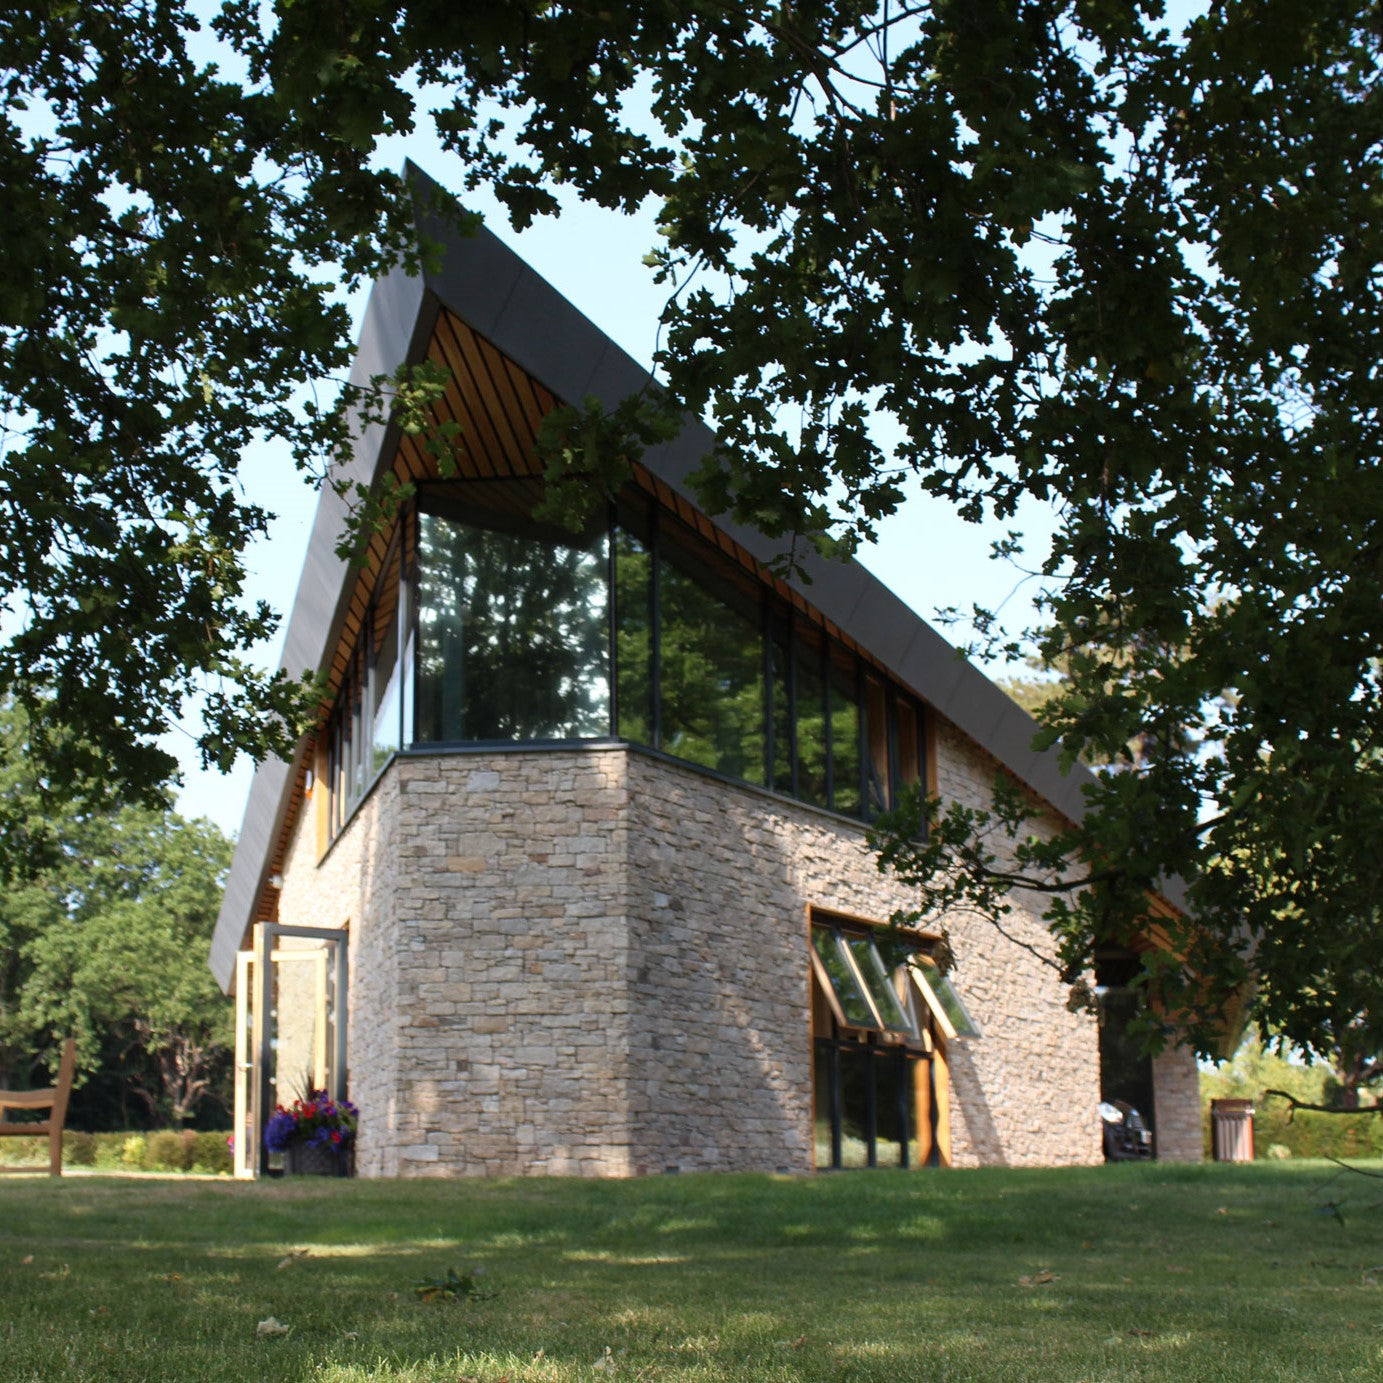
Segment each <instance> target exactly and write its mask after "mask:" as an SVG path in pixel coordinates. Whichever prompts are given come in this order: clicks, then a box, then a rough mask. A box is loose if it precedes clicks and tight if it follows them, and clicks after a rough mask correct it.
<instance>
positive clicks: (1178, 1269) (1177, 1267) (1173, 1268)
mask: <svg viewBox="0 0 1383 1383" xmlns="http://www.w3.org/2000/svg"><path fill="white" fill-rule="evenodd" d="M1167 1271H1168V1272H1169V1273H1189V1272H1190V1271H1191V1269H1190V1268H1183V1267H1182V1266H1181V1264H1180V1263H1168V1264H1167Z"/></svg>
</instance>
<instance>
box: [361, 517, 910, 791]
mask: <svg viewBox="0 0 1383 1383" xmlns="http://www.w3.org/2000/svg"><path fill="white" fill-rule="evenodd" d="M472 503H474V500H472ZM473 513H474V510H472V511H468V517H470V514H473ZM654 526H655V525H654V521H653V518H652V515H651V514H645V513H642V512H638V511H636V510H635V509H630V510H628V511H627V512H624V513H623V514H622V518H621V521H620V524H618V525H617V526H616V527H615V528H614V530H613V537H612V538H610V539H606V538H605V537H601V538H599V539H596V540H594V541H592V542H590V543H588V544H586V545H584V546H583V545H579V544H578V543H575V542H573V541H572V540H571V539H570V538H567V537H564V536H563V535H561V534H560V533H554V532H546V533H545V532H543V531H542V530H540V529H539V528H538V527H537V526H536V525H534V524H532V523H528V522H526V521H525V520H523V519H521V518H511V517H509V516H507V515H505V516H500V515H499V513H498V512H496V513H495V514H494V515H493V516H492V517H490V518H487V519H485V520H483V521H482V522H481V523H476V522H474V521H469V522H461V521H459V520H456V519H452V518H449V517H444V516H442V515H439V514H423V515H420V516H419V518H418V522H417V528H416V533H417V557H418V562H417V573H418V576H417V584H416V591H417V595H416V601H417V611H418V615H417V636H416V637H417V649H418V651H417V658H416V662H415V661H414V659H413V658H412V657H411V656H410V657H409V658H407V659H406V660H405V662H406V665H407V666H406V670H407V671H409V672H411V670H412V669H413V668H414V667H416V669H417V694H416V696H415V697H414V696H409V695H408V690H409V689H408V688H407V686H406V685H404V686H402V688H401V689H402V691H403V694H404V696H405V701H406V704H405V706H404V709H403V715H404V719H405V724H407V722H408V719H409V717H410V716H411V715H412V714H413V713H414V711H416V717H417V719H416V733H415V734H414V733H409V732H408V731H407V730H405V735H404V740H405V742H426V741H468V740H470V741H474V740H505V739H510V740H513V739H521V740H529V739H582V738H599V737H603V736H605V735H607V734H609V733H610V732H611V725H610V701H611V696H610V691H611V677H612V675H613V676H614V677H615V678H617V679H618V688H617V689H618V708H617V717H618V725H617V726H616V727H615V733H617V734H618V735H620V736H621V737H622V738H624V739H627V740H632V741H634V742H635V743H641V744H653V743H654V742H655V737H656V739H657V747H658V748H661V749H663V750H665V751H666V752H667V753H669V754H672V755H675V756H677V757H678V758H682V759H686V760H688V761H689V762H691V763H695V764H701V765H703V766H704V767H707V768H711V769H715V770H716V771H717V772H720V773H724V774H726V775H727V776H730V777H734V778H740V779H742V780H744V781H746V782H751V783H764V782H766V781H770V780H769V779H767V778H766V776H765V775H766V765H765V762H764V758H765V751H766V746H767V739H768V723H767V720H766V716H765V694H764V693H765V683H764V678H765V667H764V620H765V613H766V611H765V605H764V601H765V599H766V598H767V597H766V595H765V593H763V592H762V591H761V590H760V589H759V588H758V587H756V586H755V585H753V584H752V583H748V582H745V583H743V584H741V583H739V582H737V581H736V579H735V578H736V576H737V575H738V573H737V572H736V571H735V570H734V569H732V568H730V567H728V566H727V564H726V563H725V561H724V559H723V557H721V556H720V555H719V554H718V553H716V552H715V551H714V550H712V549H710V548H709V547H707V546H705V545H703V544H702V543H701V542H700V540H699V539H697V538H696V537H695V536H694V535H692V534H691V533H689V532H687V531H686V530H683V529H682V528H680V526H678V525H676V524H675V523H674V522H673V521H672V520H671V519H668V520H665V521H664V522H663V523H662V524H661V525H659V526H658V528H657V535H656V536H655V534H654V532H653V529H654ZM606 541H612V542H613V544H614V548H613V555H614V582H615V591H614V596H615V599H614V604H613V616H614V627H613V641H614V648H615V660H616V661H615V668H614V670H613V673H612V670H611V668H610V648H609V642H610V636H611V632H612V631H611V629H610V623H609V621H610V617H611V601H610V599H609V582H610V569H609V566H608V565H607V562H606V553H607V551H608V549H607V548H606V547H605V545H604V544H605V542H606ZM655 551H656V552H660V553H661V555H660V556H659V557H658V559H657V563H656V566H657V578H658V599H657V602H656V609H657V612H658V617H659V625H658V628H657V629H655V627H654V610H655V601H654V592H653V584H654V575H655V572H654V567H655V561H654V555H653V554H654V552H655ZM769 611H770V612H772V615H773V618H772V621H771V659H772V666H771V671H770V674H769V675H770V677H771V715H772V725H773V764H772V779H771V785H772V786H773V787H774V788H775V789H777V790H778V791H780V792H786V793H793V794H795V795H796V796H797V797H799V798H800V799H802V800H804V801H807V802H812V803H815V804H817V805H819V806H829V807H832V808H834V809H835V810H836V811H839V812H843V813H847V814H849V815H852V816H859V815H861V814H862V813H863V803H862V801H861V779H862V765H861V752H862V749H861V736H862V734H863V735H864V736H865V737H866V739H867V746H868V747H867V750H866V751H865V754H866V758H867V760H868V762H869V764H870V766H871V767H874V768H875V769H876V772H875V774H874V775H873V776H872V777H871V783H872V784H873V786H874V795H875V796H877V797H878V799H879V801H878V802H874V801H873V799H872V798H871V806H874V807H877V806H879V805H882V803H883V801H884V800H886V797H887V790H888V778H889V776H890V774H889V768H890V760H892V759H894V758H895V756H896V752H897V750H898V748H899V747H901V748H902V749H903V750H904V751H905V756H910V758H911V759H913V760H915V759H916V756H917V753H918V738H919V735H918V722H917V718H916V716H915V714H914V713H913V711H912V708H911V704H910V703H908V704H907V706H906V708H904V703H903V701H902V700H901V699H896V698H895V699H896V700H897V707H896V708H892V707H893V702H892V701H890V700H888V699H887V698H886V695H885V688H884V685H883V684H882V683H881V682H880V681H879V680H878V679H876V678H872V677H871V678H868V679H866V681H865V682H863V683H862V681H861V674H860V667H859V662H858V659H857V658H856V656H855V654H854V653H853V652H851V651H850V650H849V649H847V648H846V647H844V646H843V645H841V644H837V643H835V642H832V641H830V640H824V636H823V632H822V630H821V629H820V628H819V627H818V626H816V625H813V624H810V623H809V622H806V621H794V619H793V616H792V615H791V613H790V612H789V611H788V610H787V609H786V608H783V607H781V606H780V605H779V606H770V607H769ZM390 614H391V617H392V612H390ZM389 637H390V639H392V638H393V637H394V636H393V635H392V634H391V635H390V636H389ZM655 647H656V648H657V664H658V666H657V668H656V673H657V676H655V675H654V673H655V668H654V661H655V658H654V649H655ZM410 654H411V646H410ZM379 659H380V664H381V666H379V667H377V668H376V674H377V677H376V680H377V682H378V683H379V684H380V685H381V686H382V687H386V688H388V694H387V697H386V700H387V706H386V707H384V708H383V714H384V715H385V716H386V718H387V721H388V724H387V725H380V726H374V727H370V728H374V729H375V730H376V735H375V737H374V739H375V749H376V754H377V755H383V754H386V753H387V748H388V736H389V735H390V734H391V733H392V726H393V723H394V719H395V715H396V710H395V702H394V697H395V696H396V695H397V694H398V690H399V687H398V685H397V677H390V676H389V673H388V669H387V668H386V667H384V666H383V664H385V663H387V660H388V652H387V650H384V649H383V648H381V649H380V653H379ZM828 679H829V683H828ZM862 686H864V687H865V688H866V694H864V695H862V693H861V688H862ZM828 687H829V698H828ZM655 701H656V703H657V704H656V705H655ZM886 707H890V708H891V709H888V710H887V711H886ZM794 710H795V712H796V714H795V716H794V715H793V711H794ZM828 731H829V733H828ZM900 740H901V741H904V743H902V744H901V746H900ZM912 776H913V774H912V773H911V772H905V773H903V774H902V775H901V777H902V779H903V780H904V781H906V780H907V779H909V778H910V777H912ZM875 778H878V781H877V783H875V781H874V780H875Z"/></svg>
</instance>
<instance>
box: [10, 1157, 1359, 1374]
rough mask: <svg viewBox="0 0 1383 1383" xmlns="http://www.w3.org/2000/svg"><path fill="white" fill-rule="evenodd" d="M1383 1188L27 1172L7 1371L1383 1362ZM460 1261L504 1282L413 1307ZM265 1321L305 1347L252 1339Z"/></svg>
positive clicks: (1051, 1369)
mask: <svg viewBox="0 0 1383 1383" xmlns="http://www.w3.org/2000/svg"><path fill="white" fill-rule="evenodd" d="M1370 1169H1371V1170H1373V1171H1375V1172H1378V1171H1380V1170H1383V1169H1381V1168H1380V1167H1379V1165H1378V1164H1372V1166H1371V1168H1370ZM1332 1177H1334V1178H1336V1179H1335V1180H1334V1181H1333V1182H1330V1184H1326V1183H1328V1182H1329V1181H1330V1178H1332ZM1328 1202H1337V1203H1339V1206H1338V1208H1339V1209H1340V1210H1341V1212H1342V1214H1343V1217H1344V1223H1340V1221H1339V1220H1338V1219H1336V1218H1335V1217H1334V1215H1333V1214H1331V1213H1325V1212H1323V1211H1322V1207H1323V1206H1325V1205H1326V1204H1327V1203H1328ZM1380 1202H1383V1182H1375V1181H1370V1180H1366V1179H1364V1178H1362V1177H1349V1176H1347V1175H1344V1174H1337V1173H1336V1170H1335V1169H1334V1168H1332V1167H1330V1166H1329V1165H1327V1164H1319V1163H1318V1164H1304V1163H1290V1164H1276V1165H1262V1164H1259V1165H1256V1166H1247V1167H1234V1168H1231V1167H1214V1166H1211V1167H1183V1168H1178V1167H1169V1166H1156V1165H1154V1166H1141V1167H1133V1166H1113V1167H1103V1168H1090V1169H1081V1170H1063V1171H1012V1170H1004V1169H992V1170H983V1171H974V1172H950V1173H913V1174H907V1173H855V1174H843V1175H836V1176H821V1177H817V1178H814V1179H795V1178H776V1177H758V1176H735V1177H692V1176H687V1177H665V1178H655V1179H649V1180H643V1181H629V1182H578V1181H567V1180H546V1181H485V1182H417V1181H413V1182H339V1181H327V1180H314V1179H297V1180H292V1181H282V1182H277V1183H275V1182H264V1183H260V1184H258V1185H244V1184H234V1183H227V1182H224V1181H222V1182H189V1181H186V1180H171V1179H170V1180H168V1181H165V1182H152V1181H150V1180H148V1179H142V1180H120V1179H117V1178H103V1177H94V1176H93V1177H69V1178H66V1179H64V1180H63V1181H62V1182H60V1183H54V1182H49V1181H48V1180H46V1179H28V1178H24V1179H20V1178H13V1177H11V1178H6V1179H5V1180H4V1182H3V1183H0V1321H2V1322H3V1324H2V1325H0V1378H3V1379H4V1380H6V1383H27V1380H57V1379H62V1380H64V1381H65V1383H81V1380H101V1383H121V1381H122V1380H129V1381H130V1383H135V1381H136V1380H138V1383H146V1381H147V1380H161V1379H169V1380H172V1379H177V1380H180V1381H181V1380H194V1381H195V1383H201V1381H202V1380H206V1381H207V1383H218V1381H219V1380H227V1383H229V1381H230V1380H234V1383H246V1381H247V1380H260V1379H264V1380H278V1379H284V1380H289V1379H291V1380H323V1381H324V1383H357V1380H361V1381H363V1380H367V1379H369V1380H400V1381H402V1380H407V1381H408V1383H423V1381H424V1380H426V1381H427V1383H434V1381H435V1383H443V1381H444V1380H445V1383H465V1381H466V1380H483V1383H501V1380H507V1381H508V1383H520V1380H524V1383H575V1381H576V1380H592V1383H594V1380H610V1379H658V1380H679V1381H680V1380H687V1383H692V1381H693V1380H694V1381H695V1383H722V1381H723V1380H766V1383H798V1381H799V1380H801V1381H802V1383H816V1380H831V1383H847V1380H849V1381H850V1383H872V1381H873V1380H881V1381H882V1380H910V1379H927V1380H931V1379H937V1380H945V1379H1013V1380H1023V1381H1024V1383H1028V1380H1045V1379H1051V1380H1061V1381H1062V1383H1070V1381H1071V1380H1078V1379H1088V1380H1097V1379H1147V1380H1162V1379H1165V1380H1177V1381H1178V1383H1182V1381H1183V1380H1217V1379H1226V1380H1228V1379H1243V1380H1249V1379H1252V1380H1255V1383H1257V1381H1258V1380H1264V1379H1271V1380H1276V1379H1377V1378H1379V1377H1380V1376H1383V1286H1380V1282H1383V1233H1381V1232H1380V1225H1381V1224H1383V1220H1381V1219H1380V1216H1383V1207H1380ZM304 1251H305V1256H303V1255H304ZM292 1255H299V1256H292ZM451 1267H455V1268H458V1269H462V1270H465V1269H468V1268H472V1267H478V1268H481V1269H483V1270H484V1275H483V1277H482V1278H481V1279H480V1280H481V1282H482V1283H483V1284H484V1285H485V1286H486V1288H487V1290H488V1291H490V1292H492V1293H493V1295H492V1296H489V1297H488V1298H486V1299H482V1300H475V1299H471V1300H466V1301H455V1302H441V1303H435V1304H431V1305H428V1304H424V1303H422V1302H420V1301H418V1300H417V1298H416V1297H415V1296H414V1294H413V1292H412V1284H413V1283H414V1282H415V1281H417V1280H419V1279H423V1278H430V1277H435V1276H440V1275H442V1274H444V1273H445V1272H446V1270H447V1269H448V1268H451ZM271 1316H272V1317H275V1318H276V1319H277V1320H278V1321H280V1322H282V1323H283V1325H285V1326H286V1327H287V1328H288V1333H287V1334H285V1335H271V1336H260V1335H258V1334H257V1333H256V1330H257V1326H258V1323H259V1322H260V1321H263V1320H266V1319H267V1318H269V1317H271Z"/></svg>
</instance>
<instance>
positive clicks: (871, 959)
mask: <svg viewBox="0 0 1383 1383" xmlns="http://www.w3.org/2000/svg"><path fill="white" fill-rule="evenodd" d="M843 939H844V941H845V944H846V945H847V946H849V948H850V952H851V954H852V955H853V956H854V957H855V964H856V965H857V966H858V967H859V971H860V974H861V975H862V976H863V977H864V983H865V986H866V988H867V989H868V990H869V997H870V998H871V999H872V1000H873V1001H874V1008H875V1010H876V1011H877V1012H878V1015H879V1017H880V1018H881V1019H882V1020H883V1024H884V1027H885V1028H887V1029H888V1030H889V1032H896V1033H901V1034H903V1035H904V1036H905V1037H912V1038H916V1037H917V1036H918V1031H917V1029H916V1028H915V1027H914V1026H913V1025H912V1024H911V1023H910V1022H909V1020H908V1015H907V1011H906V1010H905V1009H904V1008H903V1005H902V1004H901V1003H899V1001H898V995H897V993H896V992H895V991H894V988H893V982H892V980H891V979H890V978H889V974H888V971H887V970H886V969H885V968H884V962H883V958H882V957H881V956H880V955H879V948H878V947H877V946H875V945H874V943H873V941H872V940H871V939H870V938H869V937H867V936H847V937H844V938H843Z"/></svg>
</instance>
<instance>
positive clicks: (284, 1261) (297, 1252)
mask: <svg viewBox="0 0 1383 1383" xmlns="http://www.w3.org/2000/svg"><path fill="white" fill-rule="evenodd" d="M310 1256H311V1255H310V1254H309V1253H308V1251H307V1250H306V1249H294V1250H293V1252H292V1253H290V1254H288V1255H287V1256H285V1257H283V1258H280V1259H279V1265H278V1271H279V1272H282V1271H283V1270H284V1269H285V1268H291V1267H292V1266H293V1264H294V1263H296V1262H297V1261H298V1260H299V1259H300V1258H308V1257H310Z"/></svg>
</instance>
